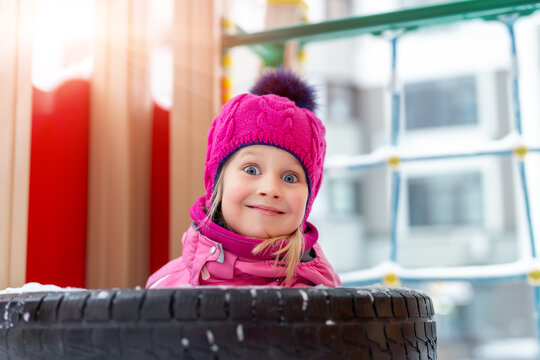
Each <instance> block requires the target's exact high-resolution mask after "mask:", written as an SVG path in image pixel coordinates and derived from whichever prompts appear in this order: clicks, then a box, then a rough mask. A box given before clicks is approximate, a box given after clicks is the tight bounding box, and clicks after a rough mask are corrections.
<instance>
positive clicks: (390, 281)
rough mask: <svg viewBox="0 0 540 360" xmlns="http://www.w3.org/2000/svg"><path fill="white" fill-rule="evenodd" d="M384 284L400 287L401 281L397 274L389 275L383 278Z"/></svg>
mask: <svg viewBox="0 0 540 360" xmlns="http://www.w3.org/2000/svg"><path fill="white" fill-rule="evenodd" d="M383 284H384V285H386V286H399V285H400V284H401V281H399V277H398V276H397V274H395V273H388V274H386V275H385V276H384V277H383Z"/></svg>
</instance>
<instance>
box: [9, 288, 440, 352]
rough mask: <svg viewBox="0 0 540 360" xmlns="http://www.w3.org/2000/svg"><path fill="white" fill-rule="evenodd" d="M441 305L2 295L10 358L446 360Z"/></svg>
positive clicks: (217, 292)
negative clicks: (441, 348)
mask: <svg viewBox="0 0 540 360" xmlns="http://www.w3.org/2000/svg"><path fill="white" fill-rule="evenodd" d="M436 357H437V355H436V332H435V320H434V311H433V305H432V302H431V299H430V298H429V297H428V296H426V295H425V294H423V293H421V292H418V291H414V290H410V289H405V288H387V287H382V286H372V287H351V288H348V287H347V288H345V287H344V288H325V287H315V288H304V289H290V288H262V287H243V288H233V287H217V288H214V287H213V288H207V287H201V288H182V289H160V290H118V289H114V290H85V291H59V292H36V293H19V294H16V293H15V294H3V295H0V359H80V358H85V359H88V358H95V359H97V358H99V359H257V360H262V359H394V360H395V359H436Z"/></svg>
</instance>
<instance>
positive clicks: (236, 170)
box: [221, 145, 308, 239]
mask: <svg viewBox="0 0 540 360" xmlns="http://www.w3.org/2000/svg"><path fill="white" fill-rule="evenodd" d="M307 199H308V186H307V179H306V175H305V173H304V169H303V168H302V165H300V163H299V162H298V160H296V158H295V157H294V156H292V155H291V154H289V153H288V152H287V151H285V150H281V149H278V148H276V147H273V146H266V145H251V146H247V147H244V148H242V149H240V150H238V151H237V152H236V153H235V154H234V155H233V156H232V157H231V158H230V159H229V160H228V161H227V164H226V166H225V167H224V169H223V195H222V199H221V211H222V214H223V217H224V219H225V222H226V223H227V225H228V226H229V227H230V228H231V230H232V231H234V232H235V233H237V234H240V235H243V236H246V237H250V238H256V239H268V238H272V237H278V236H283V235H289V234H291V233H292V232H293V231H294V230H296V229H297V228H298V227H299V226H300V223H301V222H302V219H303V217H304V213H305V210H306V203H307Z"/></svg>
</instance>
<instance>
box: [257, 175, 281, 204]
mask: <svg viewBox="0 0 540 360" xmlns="http://www.w3.org/2000/svg"><path fill="white" fill-rule="evenodd" d="M257 194H258V195H261V196H271V197H272V198H274V199H279V198H281V191H280V190H279V185H278V184H277V182H276V180H274V179H272V178H270V177H269V176H268V177H265V178H263V179H261V181H260V184H259V188H258V189H257Z"/></svg>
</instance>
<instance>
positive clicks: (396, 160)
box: [388, 155, 401, 170]
mask: <svg viewBox="0 0 540 360" xmlns="http://www.w3.org/2000/svg"><path fill="white" fill-rule="evenodd" d="M400 164H401V158H400V157H399V156H395V155H394V156H391V157H390V158H389V159H388V165H389V166H390V167H391V168H392V169H394V170H395V169H397V168H398V167H399V165H400Z"/></svg>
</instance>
